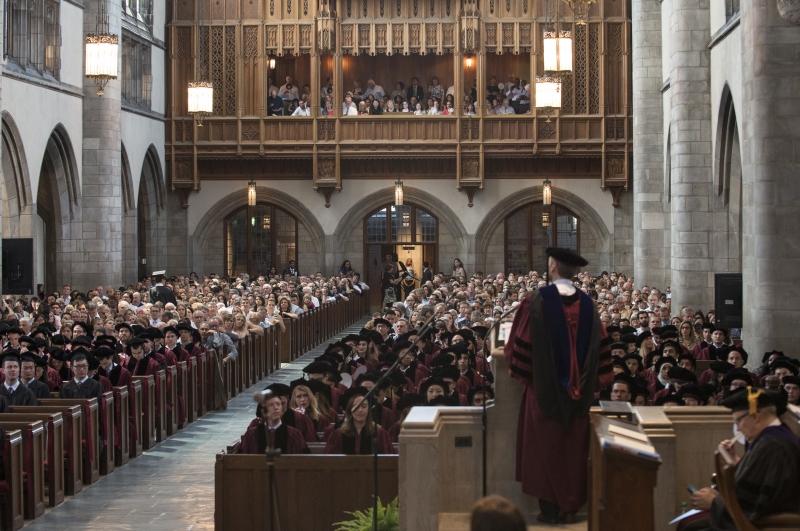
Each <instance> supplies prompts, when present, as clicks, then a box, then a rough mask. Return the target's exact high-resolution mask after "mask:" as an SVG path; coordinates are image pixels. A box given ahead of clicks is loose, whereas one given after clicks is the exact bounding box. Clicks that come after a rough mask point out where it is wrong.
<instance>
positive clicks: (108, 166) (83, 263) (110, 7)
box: [65, 0, 122, 289]
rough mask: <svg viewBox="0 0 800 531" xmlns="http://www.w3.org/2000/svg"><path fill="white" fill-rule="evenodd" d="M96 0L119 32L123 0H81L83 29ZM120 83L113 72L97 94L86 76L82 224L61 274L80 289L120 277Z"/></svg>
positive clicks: (115, 282)
mask: <svg viewBox="0 0 800 531" xmlns="http://www.w3.org/2000/svg"><path fill="white" fill-rule="evenodd" d="M99 2H104V3H105V8H106V12H107V13H108V20H109V29H110V32H111V33H115V34H117V35H120V33H121V30H120V14H121V13H120V11H121V4H120V2H113V1H107V0H88V1H86V2H84V13H83V30H84V34H86V33H94V32H95V31H96V25H97V11H98V8H99ZM121 47H122V39H121V38H120V48H121ZM121 56H122V54H121V53H120V71H121V66H122V65H121ZM120 87H121V83H120V79H119V78H117V79H115V80H112V81H110V82H109V83H108V85H107V86H106V88H105V94H103V96H97V95H96V91H97V88H96V86H95V83H94V81H93V80H91V79H86V78H84V83H83V94H84V99H83V178H82V187H81V191H82V194H81V195H82V198H81V201H82V209H81V211H82V220H81V221H82V223H81V225H82V230H81V234H80V235H79V241H78V242H76V243H77V246H78V248H77V249H76V253H75V255H74V258H73V266H72V271H73V273H72V278H71V279H65V280H67V281H71V282H72V284H73V286H76V287H77V288H78V289H86V288H88V287H93V286H97V285H103V286H119V285H120V283H121V282H122V199H121V196H122V153H121V134H120Z"/></svg>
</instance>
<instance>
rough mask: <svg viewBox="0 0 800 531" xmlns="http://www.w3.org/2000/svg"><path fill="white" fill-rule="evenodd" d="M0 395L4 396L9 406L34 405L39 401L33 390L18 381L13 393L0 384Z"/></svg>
mask: <svg viewBox="0 0 800 531" xmlns="http://www.w3.org/2000/svg"><path fill="white" fill-rule="evenodd" d="M0 396H3V397H5V399H6V401H7V402H8V405H9V406H35V405H37V404H38V403H39V401H38V400H37V399H36V396H35V395H34V394H33V392H32V391H31V390H30V389H28V388H27V387H25V384H23V383H22V382H19V385H18V386H17V390H16V391H14V392H13V393H11V392H10V390H9V389H8V387H6V386H5V385H0Z"/></svg>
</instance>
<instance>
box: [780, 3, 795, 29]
mask: <svg viewBox="0 0 800 531" xmlns="http://www.w3.org/2000/svg"><path fill="white" fill-rule="evenodd" d="M777 1H778V14H779V15H780V16H781V17H782V18H783V19H784V20H787V21H788V22H790V23H792V24H798V25H800V0H777Z"/></svg>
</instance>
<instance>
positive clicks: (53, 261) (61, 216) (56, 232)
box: [33, 124, 81, 291]
mask: <svg viewBox="0 0 800 531" xmlns="http://www.w3.org/2000/svg"><path fill="white" fill-rule="evenodd" d="M79 191H80V185H79V183H78V170H77V163H76V160H75V153H74V151H73V149H72V143H71V141H70V139H69V135H68V134H67V131H66V129H65V128H64V126H63V125H61V124H58V125H57V126H56V127H55V128H54V129H53V131H52V132H51V133H50V138H49V139H48V141H47V146H46V148H45V152H44V156H43V157H42V165H41V170H40V173H39V187H38V190H37V194H36V217H35V219H34V223H33V225H34V264H35V265H34V269H35V273H34V279H35V283H37V284H43V285H44V287H45V289H46V290H47V291H51V290H54V289H58V286H60V285H61V284H62V283H63V281H64V279H68V278H70V277H71V273H72V270H71V260H70V252H71V251H72V245H71V244H70V243H69V241H70V240H71V239H73V238H72V231H71V228H70V224H71V223H72V222H73V221H74V220H76V219H80V217H79V214H80V213H79V208H80V207H79V199H80V196H79ZM80 237H81V235H78V238H80Z"/></svg>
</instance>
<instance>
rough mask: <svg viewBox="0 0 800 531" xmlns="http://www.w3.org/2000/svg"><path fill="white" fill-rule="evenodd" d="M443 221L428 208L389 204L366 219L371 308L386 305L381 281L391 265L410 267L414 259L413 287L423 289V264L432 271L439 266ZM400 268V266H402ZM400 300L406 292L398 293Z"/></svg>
mask: <svg viewBox="0 0 800 531" xmlns="http://www.w3.org/2000/svg"><path fill="white" fill-rule="evenodd" d="M438 254H439V220H438V219H437V218H436V216H434V215H433V214H432V213H430V212H429V211H428V210H425V209H424V208H421V207H418V206H416V205H413V204H406V205H401V206H397V205H393V204H389V205H386V206H382V207H380V208H378V209H377V210H374V211H373V212H371V213H370V214H369V215H367V217H366V218H364V257H365V262H366V263H365V264H364V265H365V268H364V269H365V270H366V279H365V280H366V282H367V284H368V285H369V286H370V288H371V289H370V292H369V293H370V306H371V307H373V308H377V307H380V306H382V304H383V297H384V294H383V290H382V289H381V279H382V275H383V267H384V265H385V264H387V263H391V264H393V265H397V262H398V261H401V262H403V264H406V262H407V261H408V260H410V263H411V268H412V269H413V272H414V276H415V277H416V279H415V280H414V283H413V285H409V286H408V289H413V288H417V287H419V286H420V279H421V278H422V267H423V263H425V262H427V263H428V264H429V265H430V267H431V270H432V271H436V270H437V269H436V268H437V267H438ZM398 267H399V266H398ZM397 296H398V298H399V297H400V296H402V291H400V292H399V293H397Z"/></svg>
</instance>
